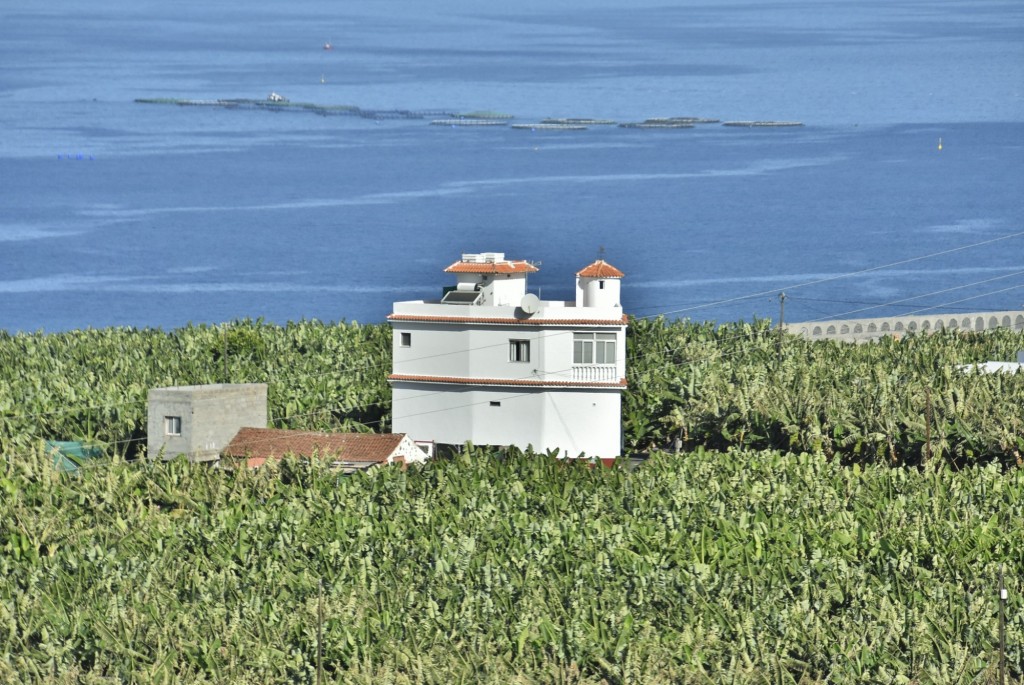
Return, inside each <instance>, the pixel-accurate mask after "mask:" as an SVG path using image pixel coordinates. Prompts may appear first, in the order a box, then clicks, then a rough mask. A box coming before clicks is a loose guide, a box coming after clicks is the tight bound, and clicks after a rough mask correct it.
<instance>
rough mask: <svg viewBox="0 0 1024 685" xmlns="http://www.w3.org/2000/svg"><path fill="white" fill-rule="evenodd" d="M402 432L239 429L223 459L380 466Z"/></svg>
mask: <svg viewBox="0 0 1024 685" xmlns="http://www.w3.org/2000/svg"><path fill="white" fill-rule="evenodd" d="M404 437H405V433H387V434H378V433H315V432H312V431H302V430H283V429H277V428H241V429H239V431H238V433H236V434H235V437H234V438H233V439H232V440H231V442H230V443H228V446H227V447H225V448H224V451H223V453H222V454H223V456H225V457H236V458H243V459H246V460H247V463H248V465H249V466H259V465H260V464H262V463H263V462H265V461H266V460H267V459H280V458H281V457H283V456H284V455H286V454H294V455H296V456H300V457H310V456H312V455H313V454H314V453H316V454H317V455H319V456H324V457H330V458H335V459H343V460H344V461H350V462H371V463H384V462H386V461H387V460H388V457H389V456H390V455H391V454H392V453H393V452H394V451H395V449H396V448H397V447H398V445H399V443H400V442H401V441H402V438H404Z"/></svg>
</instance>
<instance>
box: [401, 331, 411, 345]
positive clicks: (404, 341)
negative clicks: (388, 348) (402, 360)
mask: <svg viewBox="0 0 1024 685" xmlns="http://www.w3.org/2000/svg"><path fill="white" fill-rule="evenodd" d="M399 337H400V344H401V345H402V347H412V333H401V334H399Z"/></svg>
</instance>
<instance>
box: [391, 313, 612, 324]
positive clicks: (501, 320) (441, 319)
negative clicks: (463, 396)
mask: <svg viewBox="0 0 1024 685" xmlns="http://www.w3.org/2000/svg"><path fill="white" fill-rule="evenodd" d="M388 321H431V322H437V323H493V324H501V325H519V324H524V325H529V326H623V325H626V324H628V323H629V317H627V316H626V315H625V314H623V315H622V318H619V319H515V318H508V317H479V316H420V315H419V314H389V315H388Z"/></svg>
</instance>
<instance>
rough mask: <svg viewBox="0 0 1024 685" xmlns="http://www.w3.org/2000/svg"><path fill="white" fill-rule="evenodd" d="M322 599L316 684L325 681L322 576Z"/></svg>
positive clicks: (317, 618) (318, 624)
mask: <svg viewBox="0 0 1024 685" xmlns="http://www.w3.org/2000/svg"><path fill="white" fill-rule="evenodd" d="M319 582H320V601H319V602H318V604H317V612H316V685H322V684H323V682H324V579H323V578H320V579H319Z"/></svg>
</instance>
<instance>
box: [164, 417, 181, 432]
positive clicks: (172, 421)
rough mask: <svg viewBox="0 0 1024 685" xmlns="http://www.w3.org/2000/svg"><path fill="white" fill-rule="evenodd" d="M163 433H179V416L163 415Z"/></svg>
mask: <svg viewBox="0 0 1024 685" xmlns="http://www.w3.org/2000/svg"><path fill="white" fill-rule="evenodd" d="M164 435H181V417H180V416H165V417H164Z"/></svg>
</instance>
